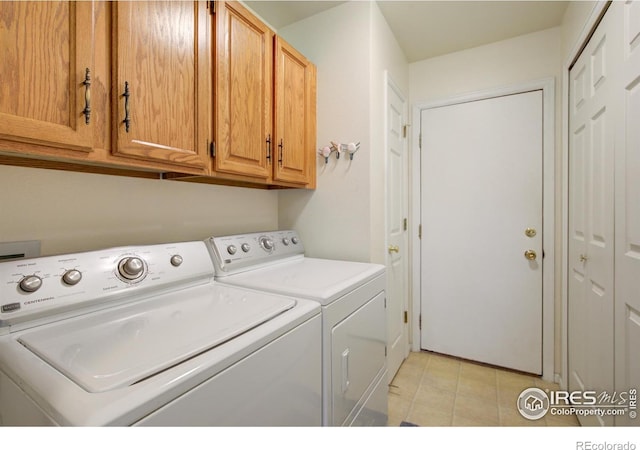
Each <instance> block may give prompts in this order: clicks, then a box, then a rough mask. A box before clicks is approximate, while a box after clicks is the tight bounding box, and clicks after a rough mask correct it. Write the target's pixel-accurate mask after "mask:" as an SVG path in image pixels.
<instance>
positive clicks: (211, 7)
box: [207, 1, 216, 14]
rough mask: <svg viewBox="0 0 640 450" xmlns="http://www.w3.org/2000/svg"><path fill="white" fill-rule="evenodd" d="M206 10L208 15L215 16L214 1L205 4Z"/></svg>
mask: <svg viewBox="0 0 640 450" xmlns="http://www.w3.org/2000/svg"><path fill="white" fill-rule="evenodd" d="M207 9H208V10H209V14H215V13H216V2H215V1H210V2H207Z"/></svg>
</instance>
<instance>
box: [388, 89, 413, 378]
mask: <svg viewBox="0 0 640 450" xmlns="http://www.w3.org/2000/svg"><path fill="white" fill-rule="evenodd" d="M386 94H387V105H386V107H387V114H386V136H387V138H386V140H387V142H386V152H387V189H386V194H387V212H386V214H387V226H386V233H387V262H386V265H387V370H388V381H391V380H392V379H393V377H394V376H395V374H396V372H397V371H398V369H399V368H400V364H402V361H404V359H405V358H406V357H407V354H408V352H409V333H408V330H407V327H408V325H407V323H406V321H405V312H406V311H408V297H409V293H408V286H409V283H408V270H407V261H408V255H409V248H408V245H407V226H408V224H407V209H408V204H409V200H408V195H407V190H408V187H407V184H408V179H407V171H408V167H407V160H408V158H407V146H406V138H405V133H404V124H405V123H406V114H407V112H406V111H407V107H406V102H405V100H404V97H403V96H402V94H401V93H400V92H399V91H398V89H397V87H396V86H395V84H394V83H393V82H392V81H391V79H390V78H388V77H387V84H386Z"/></svg>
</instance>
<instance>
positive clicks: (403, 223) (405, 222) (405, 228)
mask: <svg viewBox="0 0 640 450" xmlns="http://www.w3.org/2000/svg"><path fill="white" fill-rule="evenodd" d="M402 229H403V230H404V231H407V218H406V217H405V218H404V219H402Z"/></svg>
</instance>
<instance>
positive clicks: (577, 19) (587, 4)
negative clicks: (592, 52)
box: [562, 1, 597, 64]
mask: <svg viewBox="0 0 640 450" xmlns="http://www.w3.org/2000/svg"><path fill="white" fill-rule="evenodd" d="M596 4H597V2H593V1H580V2H569V6H568V7H567V10H566V11H565V13H564V18H563V19H562V62H563V64H564V63H567V62H568V61H567V60H568V59H569V58H573V56H575V55H571V54H570V53H572V52H575V51H576V50H577V48H576V47H578V46H579V45H581V43H579V42H578V38H579V37H580V35H581V34H582V32H583V31H584V29H585V26H586V22H587V19H588V18H589V16H590V15H591V12H592V11H593V9H594V7H595V6H596Z"/></svg>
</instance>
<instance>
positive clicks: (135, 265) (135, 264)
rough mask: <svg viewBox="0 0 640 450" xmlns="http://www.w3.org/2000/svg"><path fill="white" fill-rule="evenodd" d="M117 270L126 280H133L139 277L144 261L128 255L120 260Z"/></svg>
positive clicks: (142, 270)
mask: <svg viewBox="0 0 640 450" xmlns="http://www.w3.org/2000/svg"><path fill="white" fill-rule="evenodd" d="M118 271H119V272H120V275H122V276H123V277H124V278H126V279H127V280H135V279H136V278H140V276H141V275H142V272H144V263H143V262H142V260H141V259H140V258H137V257H135V256H129V257H127V258H123V259H121V260H120V264H118Z"/></svg>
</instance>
